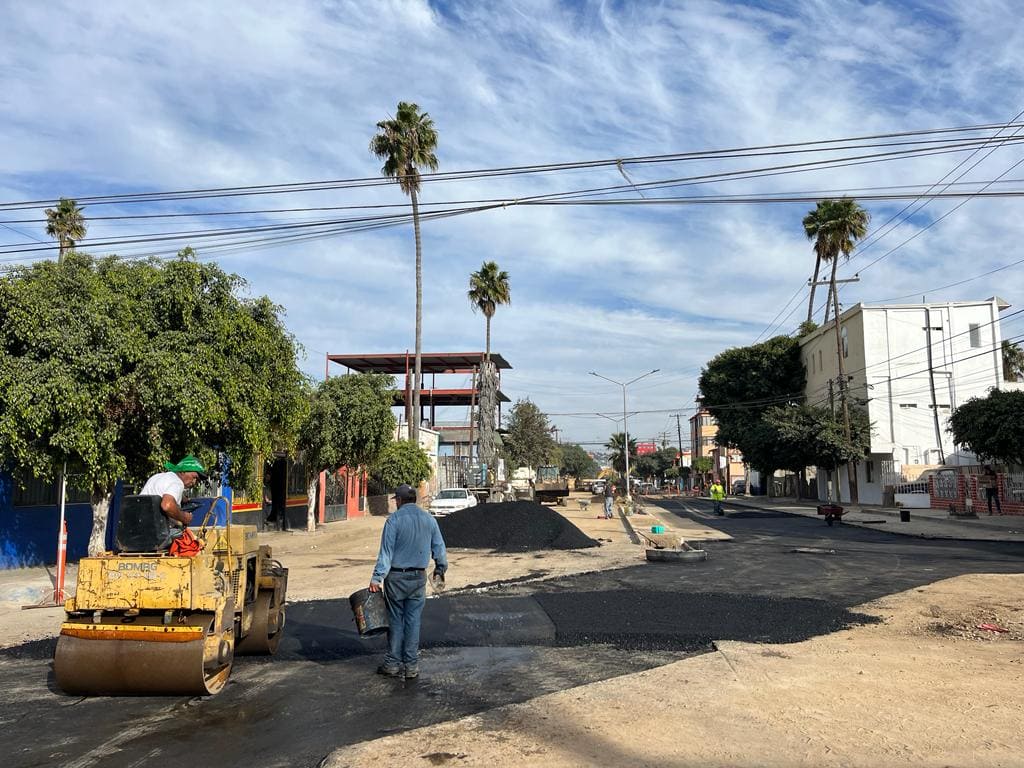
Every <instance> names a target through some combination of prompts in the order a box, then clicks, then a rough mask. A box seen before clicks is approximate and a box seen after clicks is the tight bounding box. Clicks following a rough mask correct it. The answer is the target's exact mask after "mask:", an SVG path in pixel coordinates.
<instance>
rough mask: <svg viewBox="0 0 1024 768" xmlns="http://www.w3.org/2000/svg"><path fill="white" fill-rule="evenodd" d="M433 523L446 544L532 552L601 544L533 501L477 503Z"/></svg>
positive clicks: (471, 547)
mask: <svg viewBox="0 0 1024 768" xmlns="http://www.w3.org/2000/svg"><path fill="white" fill-rule="evenodd" d="M437 524H438V525H439V526H440V527H441V535H442V536H443V537H444V543H445V544H446V545H447V546H449V547H464V548H466V549H490V550H494V551H496V552H532V551H534V550H539V549H586V548H588V547H599V546H601V545H600V543H599V542H597V541H594V539H592V538H590V537H589V536H587V535H586V534H585V533H583V531H581V530H580V529H579V528H577V527H576V526H575V525H573V524H572V523H570V522H569V521H568V520H566V519H565V518H564V517H562V516H561V515H560V514H558V513H557V512H555V511H554V510H553V509H550V508H549V507H545V506H543V505H541V504H537V503H536V502H533V501H505V502H502V503H500V504H478V505H477V506H475V507H468V508H466V509H460V510H459V511H458V512H453V513H452V514H450V515H447V516H446V517H442V518H441V519H440V520H438V521H437Z"/></svg>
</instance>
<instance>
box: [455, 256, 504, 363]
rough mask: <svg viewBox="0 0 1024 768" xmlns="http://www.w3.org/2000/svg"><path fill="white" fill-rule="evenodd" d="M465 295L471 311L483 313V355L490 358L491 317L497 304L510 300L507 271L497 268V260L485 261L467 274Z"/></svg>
mask: <svg viewBox="0 0 1024 768" xmlns="http://www.w3.org/2000/svg"><path fill="white" fill-rule="evenodd" d="M466 296H467V297H468V298H469V304H470V306H471V307H472V308H473V311H474V312H475V311H476V310H478V309H479V310H480V311H481V312H483V314H484V318H485V322H486V326H487V336H486V347H485V352H484V354H485V356H486V358H487V359H488V360H490V359H491V318H492V317H494V313H495V311H497V309H498V305H499V304H508V303H509V302H510V301H512V294H511V292H510V291H509V286H508V272H506V271H504V270H503V269H499V268H498V264H497V262H494V261H485V262H484V263H483V264H482V265H480V269H478V270H477V271H476V272H473V273H472V274H470V276H469V291H467V293H466Z"/></svg>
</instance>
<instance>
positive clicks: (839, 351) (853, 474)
mask: <svg viewBox="0 0 1024 768" xmlns="http://www.w3.org/2000/svg"><path fill="white" fill-rule="evenodd" d="M836 261H838V257H837V259H836ZM836 261H833V263H832V281H831V282H832V302H833V310H834V315H835V318H834V319H835V330H836V360H837V362H838V363H839V402H840V404H841V405H842V406H843V434H844V435H845V436H846V442H847V443H848V444H849V443H852V442H853V439H852V437H851V436H850V406H849V403H848V402H847V396H846V384H847V381H846V363H844V362H843V340H842V338H841V336H842V326H841V324H840V322H839V291H838V290H836V287H835V284H836V283H838V282H839V281H838V280H836V279H835V266H836ZM854 279H857V278H854ZM847 282H850V281H847ZM846 479H847V482H848V483H849V485H850V503H852V504H856V503H857V500H858V493H857V468H856V466H855V465H854V463H853V462H852V461H848V462H846ZM837 481H838V478H837ZM836 493H837V494H838V495H841V494H839V483H838V482H837V483H836Z"/></svg>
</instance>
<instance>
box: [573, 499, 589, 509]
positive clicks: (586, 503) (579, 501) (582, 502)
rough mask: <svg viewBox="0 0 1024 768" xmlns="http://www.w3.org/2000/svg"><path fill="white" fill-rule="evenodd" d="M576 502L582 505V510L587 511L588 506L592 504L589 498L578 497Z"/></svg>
mask: <svg viewBox="0 0 1024 768" xmlns="http://www.w3.org/2000/svg"><path fill="white" fill-rule="evenodd" d="M576 503H577V504H579V505H580V512H586V511H587V507H589V506H590V501H589V500H587V499H576Z"/></svg>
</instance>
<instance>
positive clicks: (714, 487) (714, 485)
mask: <svg viewBox="0 0 1024 768" xmlns="http://www.w3.org/2000/svg"><path fill="white" fill-rule="evenodd" d="M710 493H711V500H712V501H713V502H714V503H715V514H716V515H724V514H725V513H724V512H723V511H722V501H723V500H724V499H725V488H723V487H722V482H721V481H720V480H719V479H718V478H717V477H716V478H715V479H714V480H712V481H711V488H710Z"/></svg>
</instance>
